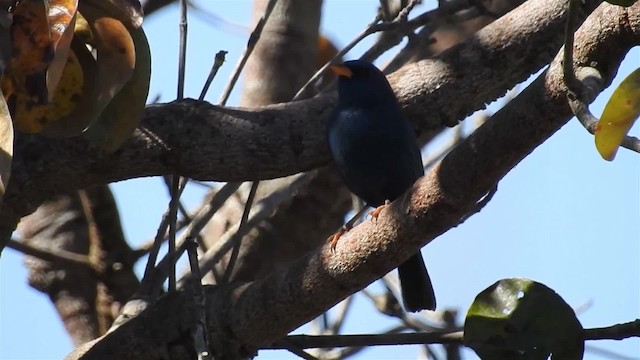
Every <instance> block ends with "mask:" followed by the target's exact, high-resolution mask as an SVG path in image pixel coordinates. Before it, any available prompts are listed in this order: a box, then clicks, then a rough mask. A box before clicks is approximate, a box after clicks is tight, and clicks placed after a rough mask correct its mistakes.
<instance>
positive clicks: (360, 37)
mask: <svg viewBox="0 0 640 360" xmlns="http://www.w3.org/2000/svg"><path fill="white" fill-rule="evenodd" d="M380 19H381V16H380V15H379V14H378V16H376V18H375V19H374V20H373V22H372V23H371V24H369V25H368V26H367V27H366V28H365V29H364V30H363V31H362V32H361V33H360V34H358V36H356V38H355V39H353V40H351V42H350V43H349V44H347V46H345V47H343V48H342V50H340V51H338V53H337V54H336V55H335V56H334V57H332V58H331V60H329V61H328V62H327V63H326V64H324V65H323V66H322V67H321V68H320V69H319V70H318V71H316V73H315V74H313V76H312V77H311V78H310V79H309V80H307V82H306V83H305V84H304V85H303V86H302V87H301V88H300V90H298V92H297V93H296V95H295V96H294V97H293V100H292V101H296V100H299V99H300V98H302V96H303V94H305V93H306V92H307V91H308V90H309V88H310V87H311V86H313V84H315V83H316V81H318V79H319V78H320V77H321V76H322V75H324V73H325V71H326V70H327V69H328V68H329V66H331V65H333V64H334V63H335V62H336V61H337V60H338V59H341V58H342V57H343V56H344V55H345V54H346V53H348V52H349V51H350V50H351V49H353V47H354V46H356V45H357V44H358V43H359V42H360V41H362V40H363V39H364V38H366V37H367V36H369V35H371V34H373V33H374V32H373V31H372V30H373V29H374V27H375V26H376V25H378V23H379V22H380Z"/></svg>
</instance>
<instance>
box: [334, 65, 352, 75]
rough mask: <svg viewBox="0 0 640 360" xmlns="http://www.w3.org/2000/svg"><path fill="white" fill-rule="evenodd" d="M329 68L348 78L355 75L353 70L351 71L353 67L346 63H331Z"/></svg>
mask: <svg viewBox="0 0 640 360" xmlns="http://www.w3.org/2000/svg"><path fill="white" fill-rule="evenodd" d="M329 70H331V72H333V73H334V74H336V75H338V76H344V77H347V78H350V77H351V76H353V72H351V69H349V68H348V67H346V66H344V65H331V66H329Z"/></svg>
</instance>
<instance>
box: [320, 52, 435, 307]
mask: <svg viewBox="0 0 640 360" xmlns="http://www.w3.org/2000/svg"><path fill="white" fill-rule="evenodd" d="M331 70H332V71H333V72H334V73H336V74H337V75H338V105H337V107H336V109H335V111H334V113H333V115H332V116H331V119H330V120H329V123H328V125H327V136H328V141H329V147H330V148H331V152H332V153H333V157H334V160H335V162H336V164H337V166H338V171H339V172H340V175H341V176H342V178H343V180H344V182H345V183H346V185H347V187H349V189H350V190H351V191H352V192H353V193H354V194H356V195H357V196H359V197H360V198H361V199H362V200H364V201H365V202H366V203H367V204H368V205H369V206H372V207H378V206H382V205H384V204H385V202H386V201H387V200H389V201H393V200H394V199H396V198H397V197H399V196H400V195H402V194H403V193H404V192H405V191H406V190H407V189H409V187H411V185H413V183H414V182H415V181H416V180H417V179H418V178H419V177H421V176H422V175H424V169H423V167H422V159H421V157H420V148H419V146H418V143H417V141H416V138H415V134H414V133H413V130H412V128H411V126H410V125H409V122H408V121H407V120H406V119H405V117H404V116H403V115H402V112H401V111H400V105H399V104H398V100H397V99H396V96H395V94H394V93H393V90H391V86H390V85H389V82H387V78H386V77H385V76H384V74H383V73H382V72H381V71H380V70H378V68H376V67H375V66H374V65H373V64H371V63H368V62H365V61H360V60H354V61H347V62H345V63H344V64H343V65H334V66H332V67H331ZM339 234H340V233H339ZM339 234H338V235H337V236H339ZM336 240H337V238H336ZM398 274H399V276H400V285H401V287H402V300H403V302H404V307H405V308H406V309H407V310H409V311H419V310H423V309H428V310H434V309H435V307H436V299H435V295H434V292H433V287H432V285H431V279H430V278H429V274H428V273H427V268H426V267H425V265H424V261H423V260H422V255H421V254H420V252H418V253H417V254H416V255H414V256H412V257H411V258H410V259H409V260H407V261H406V262H404V263H403V264H402V265H400V266H399V267H398Z"/></svg>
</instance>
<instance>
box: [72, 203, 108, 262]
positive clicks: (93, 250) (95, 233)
mask: <svg viewBox="0 0 640 360" xmlns="http://www.w3.org/2000/svg"><path fill="white" fill-rule="evenodd" d="M78 199H80V207H81V208H82V215H83V216H84V220H85V222H86V223H87V237H88V239H89V253H88V255H87V256H88V257H89V261H90V262H91V267H92V268H93V269H94V270H96V271H97V272H99V273H102V272H103V271H104V268H105V267H104V262H103V261H102V257H103V254H102V239H101V237H100V231H99V230H98V224H97V223H96V219H95V216H94V215H93V208H92V206H91V200H90V199H89V194H88V193H87V191H86V190H79V191H78Z"/></svg>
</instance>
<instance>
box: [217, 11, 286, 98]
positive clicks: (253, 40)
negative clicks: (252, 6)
mask: <svg viewBox="0 0 640 360" xmlns="http://www.w3.org/2000/svg"><path fill="white" fill-rule="evenodd" d="M277 1H278V0H269V2H268V3H267V7H266V9H265V11H264V15H262V17H261V18H260V20H258V23H257V24H256V27H255V28H254V29H253V31H252V32H251V35H249V41H248V42H247V47H246V48H245V49H244V53H243V54H242V57H241V58H240V61H239V62H238V65H236V68H235V69H234V70H233V75H232V76H231V80H229V83H228V84H227V87H226V88H225V89H224V92H223V94H222V97H221V98H220V106H224V105H226V104H227V100H229V96H230V95H231V91H232V90H233V88H234V86H235V85H236V82H237V81H238V78H239V77H240V73H241V72H242V69H244V65H245V64H246V63H247V60H248V59H249V56H250V55H251V53H252V52H253V49H255V47H256V44H257V43H258V39H260V35H261V34H262V30H263V29H264V25H265V24H266V23H267V19H269V16H270V15H271V12H272V11H273V8H274V7H275V5H276V2H277Z"/></svg>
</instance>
